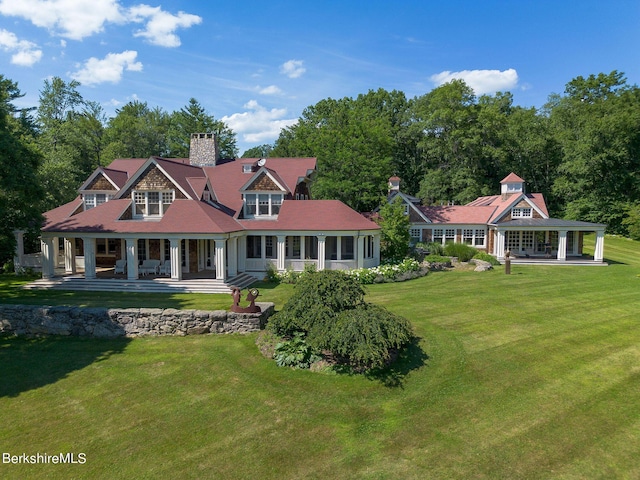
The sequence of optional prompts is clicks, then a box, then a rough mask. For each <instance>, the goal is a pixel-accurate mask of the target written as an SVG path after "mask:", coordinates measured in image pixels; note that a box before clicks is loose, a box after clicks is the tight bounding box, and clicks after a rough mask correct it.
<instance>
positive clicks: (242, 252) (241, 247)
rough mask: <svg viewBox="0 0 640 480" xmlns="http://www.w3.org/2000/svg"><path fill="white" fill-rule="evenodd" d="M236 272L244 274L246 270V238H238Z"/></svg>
mask: <svg viewBox="0 0 640 480" xmlns="http://www.w3.org/2000/svg"><path fill="white" fill-rule="evenodd" d="M237 252H238V270H239V271H241V272H244V271H245V270H246V269H247V237H245V236H244V235H243V236H242V237H240V238H238V249H237Z"/></svg>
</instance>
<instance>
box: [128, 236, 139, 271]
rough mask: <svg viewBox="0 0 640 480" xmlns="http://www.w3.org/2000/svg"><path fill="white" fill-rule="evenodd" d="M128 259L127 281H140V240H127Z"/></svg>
mask: <svg viewBox="0 0 640 480" xmlns="http://www.w3.org/2000/svg"><path fill="white" fill-rule="evenodd" d="M126 244H127V247H126V251H127V254H126V259H127V279H129V280H137V279H138V239H137V238H127V239H126Z"/></svg>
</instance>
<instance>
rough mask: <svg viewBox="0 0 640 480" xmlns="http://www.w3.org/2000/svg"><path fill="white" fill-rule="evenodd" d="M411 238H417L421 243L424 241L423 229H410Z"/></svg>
mask: <svg viewBox="0 0 640 480" xmlns="http://www.w3.org/2000/svg"><path fill="white" fill-rule="evenodd" d="M409 236H410V237H411V238H415V239H417V240H418V241H420V240H421V239H422V229H421V228H410V229H409Z"/></svg>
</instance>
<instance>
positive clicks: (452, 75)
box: [429, 68, 518, 95]
mask: <svg viewBox="0 0 640 480" xmlns="http://www.w3.org/2000/svg"><path fill="white" fill-rule="evenodd" d="M453 79H460V80H464V81H465V83H466V84H467V85H469V86H470V87H471V88H473V91H474V92H475V94H476V95H484V94H485V93H495V92H497V91H508V90H511V89H513V88H515V87H516V86H517V85H518V72H516V71H515V69H513V68H510V69H508V70H504V71H500V70H462V71H460V72H450V71H444V72H440V73H436V74H435V75H431V77H429V80H431V81H432V82H433V83H435V84H436V86H439V85H442V84H444V83H447V82H450V81H451V80H453Z"/></svg>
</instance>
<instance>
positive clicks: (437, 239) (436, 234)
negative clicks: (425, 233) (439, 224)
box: [433, 228, 444, 243]
mask: <svg viewBox="0 0 640 480" xmlns="http://www.w3.org/2000/svg"><path fill="white" fill-rule="evenodd" d="M443 238H444V230H443V229H442V228H434V229H433V241H434V243H442V239H443Z"/></svg>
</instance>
